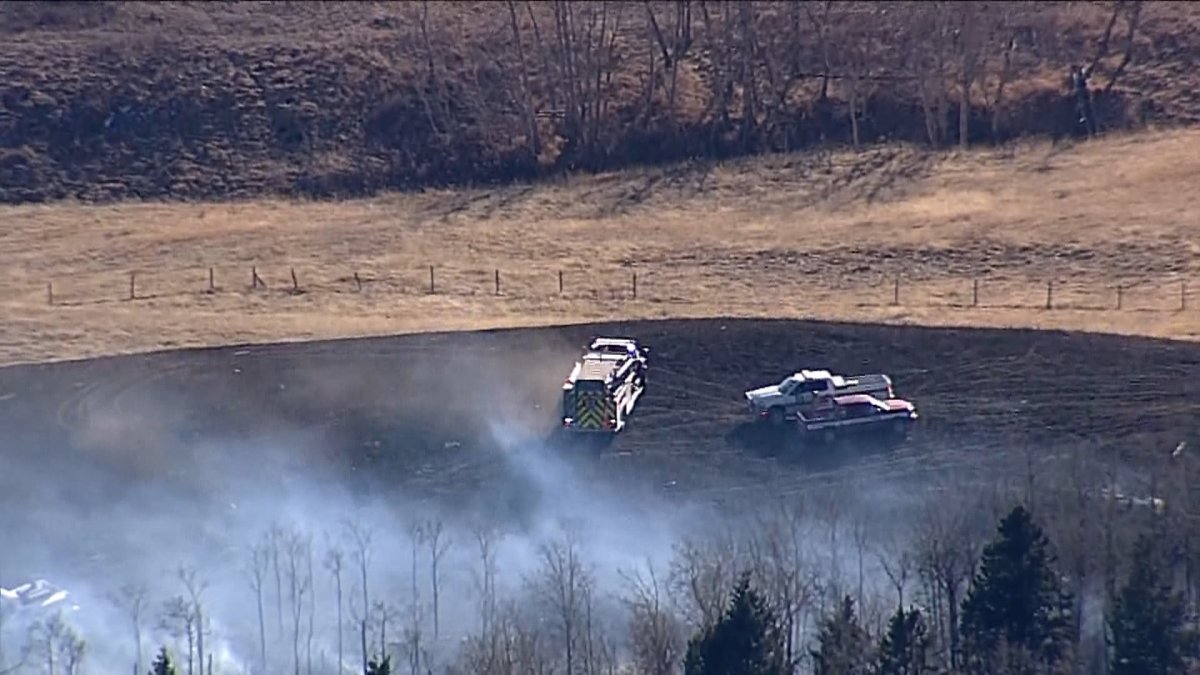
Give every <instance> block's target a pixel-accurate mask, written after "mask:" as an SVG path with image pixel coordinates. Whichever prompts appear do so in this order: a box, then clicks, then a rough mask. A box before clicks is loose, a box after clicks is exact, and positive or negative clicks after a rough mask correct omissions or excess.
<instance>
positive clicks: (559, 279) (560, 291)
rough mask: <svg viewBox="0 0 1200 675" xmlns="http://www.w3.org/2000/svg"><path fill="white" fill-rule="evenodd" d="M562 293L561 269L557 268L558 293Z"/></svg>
mask: <svg viewBox="0 0 1200 675" xmlns="http://www.w3.org/2000/svg"><path fill="white" fill-rule="evenodd" d="M562 293H563V273H562V270H559V271H558V294H559V295H562Z"/></svg>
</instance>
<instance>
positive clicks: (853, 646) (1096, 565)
mask: <svg viewBox="0 0 1200 675" xmlns="http://www.w3.org/2000/svg"><path fill="white" fill-rule="evenodd" d="M1181 473H1187V472H1181ZM1030 480H1031V483H1030V484H1029V485H1027V486H1026V487H1025V489H1024V494H1023V495H1020V498H1019V499H1018V505H1016V506H1012V507H1009V508H1007V510H1006V511H1003V512H1002V514H1001V515H1000V517H999V518H998V520H993V521H991V525H990V526H985V525H984V521H985V520H987V519H988V517H989V514H996V513H998V512H999V505H1000V504H1001V503H1003V502H1004V501H1005V500H1009V504H1011V503H1012V502H1011V497H1012V494H1011V492H1012V491H1011V490H1009V491H1006V492H998V493H995V494H990V495H980V496H979V497H978V499H977V500H976V501H973V502H971V501H964V499H963V498H955V499H950V500H939V501H938V502H937V503H931V504H929V505H927V507H925V508H924V510H923V511H922V512H921V515H920V517H918V518H916V519H915V520H914V521H913V522H912V523H911V524H910V526H909V527H906V528H897V527H895V526H894V525H892V524H890V523H889V524H888V525H887V526H886V527H883V526H879V527H876V528H875V529H873V528H872V525H871V522H870V521H869V520H868V519H867V518H866V517H865V516H863V515H853V514H850V513H848V512H846V511H845V510H844V508H843V506H840V505H839V503H838V502H837V501H836V500H835V499H834V498H832V497H831V498H830V500H829V501H813V500H812V499H808V500H798V501H789V502H781V503H780V504H779V506H778V507H777V508H765V509H756V510H755V512H754V513H753V514H751V515H749V516H747V517H746V519H741V520H737V521H736V522H731V523H730V524H729V527H728V528H727V529H726V530H724V531H723V532H722V533H720V534H712V533H709V534H705V535H704V536H696V537H685V538H683V539H682V540H681V541H679V542H678V543H677V544H676V546H675V552H674V555H673V557H672V559H671V560H670V562H669V564H668V565H666V566H665V567H662V568H660V567H659V566H658V564H657V563H654V562H651V561H647V563H646V564H645V565H642V566H638V567H636V568H630V569H621V570H619V575H620V578H621V579H622V582H621V583H620V584H614V583H612V582H611V581H608V580H606V579H605V577H604V576H603V574H601V573H602V572H604V571H605V570H603V569H601V568H598V567H597V566H596V564H594V563H593V562H589V550H588V547H587V541H586V538H580V537H578V536H576V535H571V534H564V535H563V536H561V537H559V538H552V539H550V540H546V541H542V542H541V543H540V544H539V545H538V546H537V549H536V556H537V561H536V565H534V566H533V568H532V569H528V570H526V571H524V572H522V573H520V574H519V575H514V574H512V573H511V572H508V571H506V569H505V568H506V566H508V565H510V564H511V562H510V561H508V562H506V560H505V559H503V558H502V557H501V555H500V552H501V550H502V549H503V545H504V542H505V539H506V536H507V535H505V533H504V532H502V531H500V530H498V529H496V528H494V527H485V526H477V527H474V528H470V531H469V532H467V531H466V530H463V529H461V528H458V529H453V530H451V529H450V528H448V527H447V526H446V525H444V524H443V523H441V522H440V521H437V520H429V521H421V522H416V523H414V524H413V525H412V526H411V529H410V531H409V532H408V533H407V536H408V544H409V548H410V550H409V553H408V554H407V555H402V556H399V557H397V555H396V552H395V550H394V549H389V550H390V554H389V557H386V558H385V557H381V556H380V552H381V551H382V550H383V548H381V547H380V544H381V543H382V542H383V541H384V540H383V539H381V537H382V536H384V535H385V534H386V533H384V532H382V531H378V530H376V531H373V530H371V529H369V528H367V527H365V526H363V525H360V524H356V523H348V524H347V525H346V527H345V530H344V532H343V533H342V535H341V536H340V537H338V538H336V539H334V538H330V539H327V540H326V541H325V542H324V545H321V544H320V543H319V542H317V541H314V538H313V536H312V535H310V534H307V533H304V532H303V531H302V530H299V529H295V528H287V527H283V526H279V525H276V526H272V527H271V528H270V529H268V530H267V531H265V532H264V533H263V534H262V536H261V538H260V539H259V540H258V541H257V542H256V543H254V544H253V545H252V546H250V547H248V548H247V549H246V550H245V551H244V553H243V556H244V560H243V564H242V565H241V566H240V567H241V571H240V572H241V578H242V582H241V583H242V588H241V589H239V590H242V591H249V594H248V595H247V596H245V599H244V601H242V602H240V603H239V610H240V611H241V612H242V613H243V614H244V615H246V616H252V617H253V620H252V621H251V622H248V623H242V624H238V623H236V622H233V621H231V620H230V619H229V617H218V616H216V615H217V614H218V612H219V611H220V610H217V609H211V608H210V607H209V606H208V603H209V598H211V594H212V593H213V592H214V587H213V586H212V585H211V584H210V583H209V581H208V580H207V579H208V578H215V575H216V574H218V572H219V571H218V570H196V569H195V568H189V567H180V568H179V569H178V570H177V573H176V580H175V581H176V585H177V587H178V588H179V592H178V593H176V594H174V595H171V596H170V597H167V598H165V599H164V600H162V601H161V602H158V603H155V602H151V601H150V598H149V596H148V594H147V592H146V589H145V587H135V586H129V587H125V588H123V589H122V591H121V592H120V593H118V594H114V597H113V601H114V603H115V604H116V605H118V606H120V607H121V608H122V610H123V614H124V615H125V616H126V618H127V620H128V627H129V628H128V630H129V635H130V638H129V639H130V644H129V650H128V651H129V653H134V654H137V655H138V657H137V662H136V663H134V664H133V667H134V669H135V670H136V672H155V673H158V672H172V671H170V670H164V669H169V668H175V669H177V670H178V671H179V672H181V673H182V672H186V673H188V674H189V675H196V674H197V673H200V674H204V673H212V672H250V673H285V672H286V673H295V674H297V675H299V674H302V673H303V674H305V675H311V674H312V673H332V672H346V671H353V672H364V673H385V672H393V671H400V672H410V673H414V674H416V673H434V672H437V673H446V674H447V675H458V674H460V673H461V674H464V675H465V674H466V673H478V674H481V675H507V674H510V673H566V674H568V675H601V674H605V673H645V674H647V675H670V674H675V673H684V675H701V674H703V675H707V674H710V673H712V674H715V673H723V674H726V675H728V674H731V673H764V674H766V673H802V672H811V673H817V674H822V675H824V674H829V675H832V674H834V673H845V674H850V673H863V674H866V673H871V674H876V673H878V674H883V673H905V674H911V673H980V674H982V673H1013V672H1017V673H1075V672H1107V673H1122V674H1124V673H1178V672H1188V671H1187V669H1188V668H1192V667H1195V666H1196V665H1198V664H1197V663H1196V662H1195V657H1196V654H1197V651H1196V650H1197V647H1198V646H1200V643H1197V641H1196V636H1197V634H1198V633H1197V631H1198V629H1200V624H1198V615H1197V612H1196V602H1195V598H1196V595H1195V583H1196V580H1195V575H1194V574H1193V570H1194V562H1195V552H1194V550H1192V549H1191V548H1190V546H1191V542H1192V537H1193V534H1192V532H1193V531H1194V525H1186V526H1184V523H1182V521H1181V520H1180V517H1181V516H1186V514H1188V513H1190V508H1191V504H1192V501H1190V500H1194V499H1195V496H1194V495H1192V496H1190V497H1189V493H1188V491H1186V490H1185V491H1182V492H1174V491H1171V490H1169V486H1167V485H1160V486H1159V487H1160V488H1161V489H1162V494H1168V495H1170V497H1169V498H1168V499H1162V498H1159V497H1154V498H1149V499H1147V500H1141V499H1134V498H1129V497H1124V496H1121V495H1118V494H1116V493H1114V492H1111V491H1104V490H1101V491H1095V490H1092V489H1090V488H1089V489H1087V490H1084V489H1076V490H1074V491H1072V490H1071V489H1069V488H1063V487H1062V486H1061V485H1059V486H1058V489H1059V490H1063V491H1062V492H1058V493H1055V492H1054V491H1053V490H1051V489H1050V488H1052V487H1054V485H1053V481H1048V482H1046V483H1045V484H1044V485H1042V486H1040V487H1039V486H1038V485H1037V484H1036V481H1035V479H1034V478H1033V477H1031V479H1030ZM1072 503H1074V505H1075V506H1076V507H1078V509H1079V510H1078V511H1071V510H1068V508H1067V507H1068V505H1070V504H1072ZM1035 514H1040V515H1035ZM1077 516H1080V517H1082V519H1077V518H1076V517H1077ZM901 529H902V530H903V531H900V530H901ZM1051 532H1053V533H1055V534H1054V536H1053V537H1052V536H1051V535H1050V534H1049V533H1051ZM452 547H457V548H458V549H459V551H460V552H466V553H468V555H467V556H466V557H467V558H473V559H474V563H471V564H470V565H469V567H470V569H454V570H450V569H447V568H446V564H447V553H448V552H450V551H451V549H452ZM460 560H461V559H460ZM385 573H390V574H393V575H396V574H399V575H403V576H407V577H408V579H407V581H404V582H403V583H402V584H401V586H402V588H397V587H396V586H394V585H392V586H388V587H387V588H386V589H385V588H383V587H382V584H381V582H380V581H379V579H378V577H379V575H380V574H385ZM206 575H207V576H206ZM518 576H519V579H517V578H516V577H518ZM227 583H228V582H227ZM447 598H452V600H451V602H453V603H454V604H455V606H454V607H451V608H450V610H449V611H450V612H452V613H453V614H454V615H455V616H456V617H458V619H455V620H452V621H450V622H447V619H446V617H447V615H448V614H447V612H448V609H447V608H448V605H447V604H446V602H447ZM462 616H469V621H468V622H466V623H464V622H463V621H461V617H462ZM222 632H224V633H222ZM86 638H87V636H84V635H81V634H80V632H79V631H78V630H77V629H76V628H73V627H72V626H71V625H70V621H69V620H68V619H65V618H64V617H62V616H60V615H56V616H53V617H50V618H48V619H45V620H41V621H38V622H36V623H35V624H34V625H33V626H32V627H31V628H30V632H29V634H28V639H27V640H26V642H25V643H24V645H22V647H21V649H20V650H19V653H17V654H10V656H11V658H7V659H6V658H5V655H4V653H3V652H0V672H5V673H26V672H27V673H32V672H43V673H49V674H50V675H56V674H61V675H74V674H76V673H81V672H83V669H84V668H85V667H86V663H87V657H88V655H89V643H88V641H87V639H86ZM92 639H95V638H94V637H93V638H92ZM105 639H111V638H105ZM158 643H161V644H162V650H163V651H162V652H161V653H160V654H159V656H158V659H157V660H156V662H154V663H150V664H146V663H143V662H142V661H141V656H140V655H141V654H142V651H143V649H145V648H147V646H148V645H151V644H158ZM214 645H219V646H217V647H214ZM230 645H235V647H231V646H230ZM230 649H233V650H234V651H236V652H237V653H239V654H240V660H241V663H240V667H241V668H243V670H242V671H231V670H230V668H232V667H234V666H233V665H232V664H229V663H222V662H221V660H220V657H217V658H216V665H215V666H214V652H219V651H223V650H224V651H228V650H230ZM331 659H335V660H333V663H332V664H331V663H330V662H329V661H330V660H331ZM336 664H341V668H340V669H339V668H338V666H337V665H336Z"/></svg>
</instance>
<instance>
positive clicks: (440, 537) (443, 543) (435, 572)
mask: <svg viewBox="0 0 1200 675" xmlns="http://www.w3.org/2000/svg"><path fill="white" fill-rule="evenodd" d="M426 537H427V539H428V542H429V573H430V591H431V593H432V595H433V598H432V600H433V607H432V610H433V639H434V641H437V639H438V637H439V635H440V632H439V614H438V599H439V597H440V594H441V584H442V581H441V577H440V569H441V564H442V558H444V557H445V556H446V552H447V551H449V550H450V544H451V542H450V539H448V538H444V527H443V525H442V521H440V520H435V521H433V522H432V523H429V524H428V525H427V526H426Z"/></svg>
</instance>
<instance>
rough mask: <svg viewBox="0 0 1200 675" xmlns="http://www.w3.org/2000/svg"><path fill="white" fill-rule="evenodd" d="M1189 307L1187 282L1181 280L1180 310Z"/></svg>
mask: <svg viewBox="0 0 1200 675" xmlns="http://www.w3.org/2000/svg"><path fill="white" fill-rule="evenodd" d="M1185 309H1187V282H1186V281H1181V282H1179V311H1181V312H1182V311H1183V310H1185Z"/></svg>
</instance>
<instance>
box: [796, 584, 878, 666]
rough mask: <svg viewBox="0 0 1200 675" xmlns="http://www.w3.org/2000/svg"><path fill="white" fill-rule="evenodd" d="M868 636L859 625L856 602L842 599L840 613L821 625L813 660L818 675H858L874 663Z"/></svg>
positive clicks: (823, 621) (847, 597)
mask: <svg viewBox="0 0 1200 675" xmlns="http://www.w3.org/2000/svg"><path fill="white" fill-rule="evenodd" d="M867 642H868V641H867V634H866V632H865V631H863V629H862V626H860V625H859V623H858V617H857V616H856V614H855V611H854V600H853V599H852V598H851V597H850V596H848V595H847V596H846V597H845V598H843V599H842V602H841V604H840V605H838V608H837V610H835V611H834V612H833V614H831V615H830V616H827V617H825V618H824V619H822V621H821V630H820V633H819V634H818V636H817V645H818V647H817V649H816V650H813V651H810V652H809V653H810V654H811V655H812V657H813V662H814V668H815V672H816V675H858V674H860V673H866V672H867V666H868V664H869V663H870V658H869V656H868V644H867Z"/></svg>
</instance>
